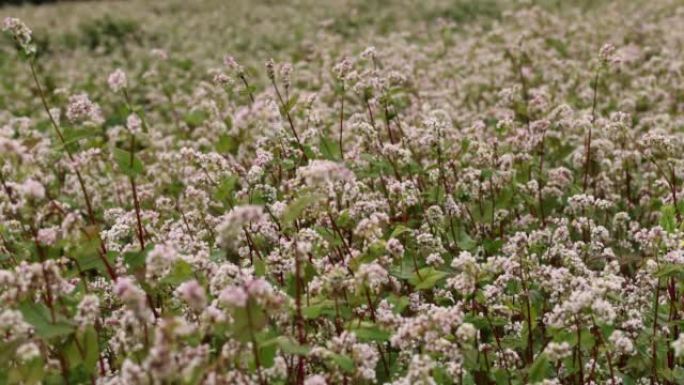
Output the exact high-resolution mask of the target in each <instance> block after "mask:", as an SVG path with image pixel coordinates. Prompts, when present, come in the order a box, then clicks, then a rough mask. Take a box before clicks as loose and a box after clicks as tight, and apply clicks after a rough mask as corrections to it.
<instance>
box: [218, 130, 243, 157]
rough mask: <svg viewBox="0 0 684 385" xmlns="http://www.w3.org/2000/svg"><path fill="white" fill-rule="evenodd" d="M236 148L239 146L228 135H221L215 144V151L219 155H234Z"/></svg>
mask: <svg viewBox="0 0 684 385" xmlns="http://www.w3.org/2000/svg"><path fill="white" fill-rule="evenodd" d="M238 148H240V144H239V143H238V141H237V140H235V138H234V137H232V136H230V135H225V134H224V135H221V136H219V140H218V142H216V151H218V152H221V153H231V154H236V153H237V150H238Z"/></svg>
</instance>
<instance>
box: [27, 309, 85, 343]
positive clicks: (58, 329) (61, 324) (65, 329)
mask: <svg viewBox="0 0 684 385" xmlns="http://www.w3.org/2000/svg"><path fill="white" fill-rule="evenodd" d="M19 311H21V314H22V315H23V316H24V320H26V322H28V323H29V324H31V326H33V328H34V329H35V330H36V334H38V335H39V336H40V337H42V338H45V339H50V338H53V337H62V336H67V335H69V334H71V333H73V332H74V329H75V327H74V325H72V324H70V323H68V322H66V321H56V322H54V323H53V322H51V316H50V311H49V310H48V308H47V307H46V306H45V305H43V304H42V303H36V302H24V303H22V304H20V305H19Z"/></svg>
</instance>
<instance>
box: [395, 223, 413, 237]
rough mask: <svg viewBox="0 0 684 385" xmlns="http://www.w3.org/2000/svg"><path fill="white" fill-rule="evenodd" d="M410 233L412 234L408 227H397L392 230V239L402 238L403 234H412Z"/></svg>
mask: <svg viewBox="0 0 684 385" xmlns="http://www.w3.org/2000/svg"><path fill="white" fill-rule="evenodd" d="M410 232H411V229H409V228H408V227H406V226H404V225H397V227H395V228H394V230H392V234H390V238H396V237H398V236H400V235H401V234H404V233H410Z"/></svg>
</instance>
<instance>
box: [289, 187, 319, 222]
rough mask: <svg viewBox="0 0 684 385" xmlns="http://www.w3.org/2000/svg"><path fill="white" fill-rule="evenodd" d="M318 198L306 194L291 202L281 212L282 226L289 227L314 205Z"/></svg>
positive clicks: (317, 196)
mask: <svg viewBox="0 0 684 385" xmlns="http://www.w3.org/2000/svg"><path fill="white" fill-rule="evenodd" d="M319 198H320V196H319V195H316V194H307V195H304V196H301V197H299V198H297V199H295V200H294V201H292V202H291V203H290V204H289V205H287V207H286V208H285V212H283V224H284V225H286V226H289V225H290V224H292V223H293V222H294V221H295V219H297V218H298V217H299V215H301V213H302V212H304V210H306V209H307V208H309V207H311V206H313V205H314V204H316V203H317V202H318V200H319Z"/></svg>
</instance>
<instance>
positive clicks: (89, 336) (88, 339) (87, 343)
mask: <svg viewBox="0 0 684 385" xmlns="http://www.w3.org/2000/svg"><path fill="white" fill-rule="evenodd" d="M83 342H84V344H83V345H84V347H85V352H84V357H83V366H84V367H85V370H86V372H87V373H89V374H90V373H93V372H94V371H95V366H96V364H97V361H98V359H99V357H100V346H99V344H98V342H97V332H96V331H95V328H94V327H93V326H89V327H87V328H86V329H85V331H84V332H83Z"/></svg>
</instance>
